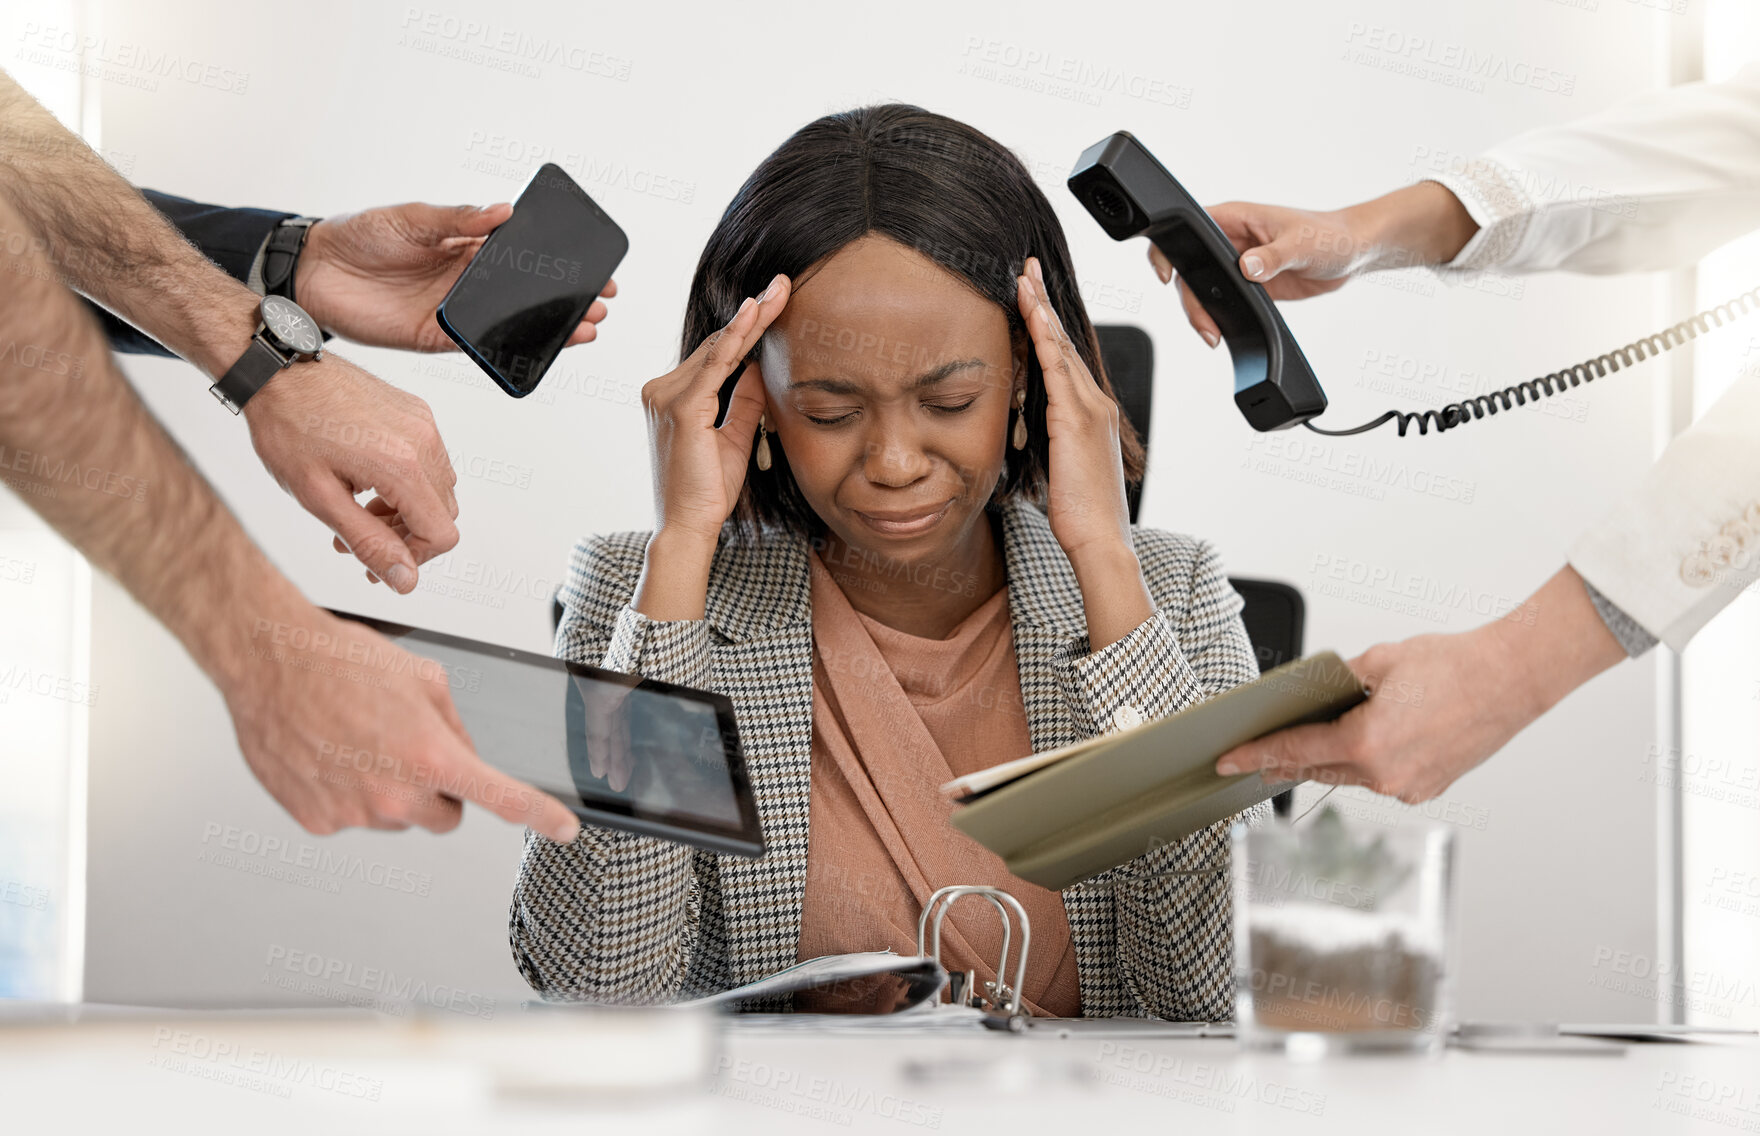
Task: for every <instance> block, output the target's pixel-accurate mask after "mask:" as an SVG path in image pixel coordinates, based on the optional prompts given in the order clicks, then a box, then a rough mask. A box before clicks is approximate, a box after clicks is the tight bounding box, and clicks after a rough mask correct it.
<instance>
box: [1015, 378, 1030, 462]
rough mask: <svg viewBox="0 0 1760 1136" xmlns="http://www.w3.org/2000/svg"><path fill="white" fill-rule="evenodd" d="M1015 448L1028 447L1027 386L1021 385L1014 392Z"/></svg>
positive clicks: (1022, 448)
mask: <svg viewBox="0 0 1760 1136" xmlns="http://www.w3.org/2000/svg"><path fill="white" fill-rule="evenodd" d="M1014 448H1015V449H1017V450H1024V449H1026V448H1027V388H1026V387H1020V388H1018V389H1017V390H1016V391H1015V392H1014Z"/></svg>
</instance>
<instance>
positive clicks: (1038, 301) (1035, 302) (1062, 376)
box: [1021, 256, 1100, 402]
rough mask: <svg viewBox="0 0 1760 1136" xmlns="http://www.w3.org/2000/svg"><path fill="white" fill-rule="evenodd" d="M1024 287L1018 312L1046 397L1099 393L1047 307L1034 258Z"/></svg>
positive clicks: (1048, 302)
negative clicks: (1036, 358) (1023, 320)
mask: <svg viewBox="0 0 1760 1136" xmlns="http://www.w3.org/2000/svg"><path fill="white" fill-rule="evenodd" d="M1024 286H1025V288H1026V292H1025V294H1024V295H1023V297H1022V300H1021V311H1022V314H1023V315H1024V316H1025V317H1026V321H1027V330H1028V331H1029V332H1030V333H1031V334H1032V336H1033V348H1034V350H1035V351H1036V352H1037V354H1038V356H1039V369H1040V371H1042V372H1044V375H1045V394H1046V397H1047V398H1048V399H1049V400H1050V401H1052V402H1059V401H1062V400H1065V399H1075V400H1083V399H1085V398H1087V397H1088V395H1089V393H1090V392H1092V393H1096V394H1097V393H1099V389H1100V388H1099V387H1098V386H1097V385H1095V383H1094V380H1093V378H1092V376H1090V375H1089V374H1088V368H1087V364H1085V363H1083V362H1082V358H1081V356H1080V355H1079V354H1077V353H1076V350H1075V344H1073V343H1071V342H1070V340H1069V336H1068V335H1066V334H1065V333H1064V330H1063V323H1062V321H1060V320H1059V319H1058V318H1057V311H1056V309H1055V308H1053V307H1052V305H1051V295H1050V293H1049V292H1047V291H1046V290H1045V277H1044V271H1043V269H1041V268H1040V267H1039V258H1038V257H1031V256H1030V257H1028V258H1027V275H1026V277H1025V278H1024ZM1084 388H1087V389H1084Z"/></svg>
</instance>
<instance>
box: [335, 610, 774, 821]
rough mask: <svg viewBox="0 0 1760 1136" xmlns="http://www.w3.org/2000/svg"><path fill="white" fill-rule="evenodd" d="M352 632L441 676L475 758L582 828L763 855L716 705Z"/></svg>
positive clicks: (562, 669)
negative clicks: (387, 644)
mask: <svg viewBox="0 0 1760 1136" xmlns="http://www.w3.org/2000/svg"><path fill="white" fill-rule="evenodd" d="M338 614H342V613H338ZM348 618H351V619H359V618H360V617H357V616H348ZM361 622H364V623H367V624H369V625H370V626H373V627H374V628H376V629H377V630H378V631H380V632H381V633H382V634H384V635H385V636H386V637H387V638H389V639H391V640H392V641H393V642H395V643H397V644H398V646H400V647H402V648H404V649H405V650H407V651H409V652H411V653H412V654H416V655H421V656H423V657H426V658H429V659H433V660H435V661H436V662H438V663H440V664H441V665H442V666H443V667H445V668H446V673H447V682H448V685H449V686H450V687H451V691H452V701H453V704H454V705H455V706H456V707H457V708H458V714H459V718H460V719H461V720H462V721H463V722H464V725H465V729H466V730H467V731H469V733H470V736H471V741H472V742H473V743H474V744H475V746H476V749H477V753H478V754H479V755H480V756H481V757H482V758H483V760H484V761H486V762H488V763H489V764H491V765H493V766H495V767H496V768H498V769H501V770H504V771H506V772H508V773H511V774H512V775H513V776H515V777H518V778H519V779H521V780H522V781H525V782H527V783H529V784H531V785H533V786H535V787H536V788H539V789H542V790H543V791H544V792H546V793H549V794H550V795H551V796H554V797H555V798H556V799H557V800H559V801H561V802H562V803H563V804H564V805H567V806H568V807H569V808H570V809H573V810H574V811H575V812H576V813H577V814H578V815H580V816H581V818H582V820H584V821H586V822H587V823H590V824H602V825H608V826H610V827H616V828H625V829H631V830H633V831H638V832H644V833H647V834H650V835H659V836H666V837H668V838H671V839H679V840H684V841H687V842H689V843H693V844H698V845H700V846H703V847H710V848H713V849H715V850H717V851H739V852H744V853H745V854H748V855H757V854H761V852H762V838H761V836H760V835H759V830H758V824H757V809H756V804H755V802H754V801H753V799H752V795H751V789H750V786H749V784H748V783H747V779H746V775H745V767H744V763H743V761H741V759H740V753H739V736H738V732H737V730H736V729H735V727H734V722H733V710H732V705H731V703H729V702H728V700H727V699H726V697H725V696H722V695H719V694H714V693H711V692H708V691H699V690H692V689H690V688H688V687H681V686H673V685H671V684H668V683H657V682H652V681H650V680H644V679H640V678H638V676H635V675H627V674H622V673H620V672H617V671H607V670H601V669H599V668H597V667H583V666H580V665H578V664H574V663H565V662H563V661H562V660H559V659H553V658H549V657H547V656H543V655H534V654H530V653H528V652H524V651H516V650H513V649H511V648H506V647H497V646H493V645H491V644H487V643H477V642H474V641H472V640H468V639H459V638H456V637H454V636H450V635H442V634H439V633H437V632H431V631H423V630H420V629H416V628H408V627H401V626H398V625H395V624H387V623H382V622H380V621H377V620H370V619H362V620H361Z"/></svg>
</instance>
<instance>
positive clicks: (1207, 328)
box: [1179, 280, 1222, 347]
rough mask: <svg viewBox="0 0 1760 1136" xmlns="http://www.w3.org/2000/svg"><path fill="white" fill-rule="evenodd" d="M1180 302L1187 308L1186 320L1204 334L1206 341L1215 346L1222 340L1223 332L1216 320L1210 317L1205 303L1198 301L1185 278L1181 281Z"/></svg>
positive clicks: (1199, 332)
mask: <svg viewBox="0 0 1760 1136" xmlns="http://www.w3.org/2000/svg"><path fill="white" fill-rule="evenodd" d="M1179 302H1180V306H1181V307H1183V308H1184V309H1185V310H1186V321H1187V322H1188V323H1190V324H1191V325H1192V330H1193V331H1195V332H1197V333H1198V334H1199V335H1201V336H1203V338H1204V342H1205V343H1208V344H1209V345H1210V346H1211V347H1215V346H1216V345H1217V344H1218V343H1221V342H1222V332H1221V330H1220V329H1218V328H1217V326H1216V321H1215V320H1213V319H1211V318H1210V313H1209V312H1207V311H1205V310H1204V305H1202V304H1200V303H1198V297H1196V296H1194V295H1192V290H1191V289H1190V288H1189V287H1187V286H1186V282H1185V281H1184V280H1181V281H1180V282H1179Z"/></svg>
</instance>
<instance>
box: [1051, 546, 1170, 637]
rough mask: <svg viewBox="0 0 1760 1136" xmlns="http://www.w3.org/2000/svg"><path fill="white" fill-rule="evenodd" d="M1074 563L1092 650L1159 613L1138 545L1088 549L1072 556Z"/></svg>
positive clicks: (1072, 565)
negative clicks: (1144, 578)
mask: <svg viewBox="0 0 1760 1136" xmlns="http://www.w3.org/2000/svg"><path fill="white" fill-rule="evenodd" d="M1070 567H1071V568H1073V569H1074V570H1075V574H1076V585H1077V586H1078V587H1079V588H1081V591H1082V609H1083V611H1084V612H1085V614H1086V615H1087V621H1088V650H1089V651H1099V650H1102V649H1104V648H1106V647H1110V646H1111V645H1112V644H1114V643H1116V642H1118V641H1119V640H1120V639H1123V638H1124V637H1125V636H1126V635H1129V634H1130V633H1131V632H1132V631H1134V630H1136V628H1137V626H1138V625H1139V624H1141V623H1142V622H1143V621H1144V620H1145V619H1148V618H1149V617H1150V616H1151V615H1154V614H1155V601H1154V599H1153V598H1152V597H1151V596H1150V595H1149V585H1148V584H1147V583H1145V582H1144V580H1143V565H1142V563H1141V561H1139V560H1138V559H1137V550H1136V549H1135V548H1134V547H1132V546H1130V545H1128V544H1121V545H1116V546H1108V547H1106V548H1099V549H1085V550H1083V551H1082V552H1081V553H1080V554H1079V555H1078V556H1074V557H1071V558H1070Z"/></svg>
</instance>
